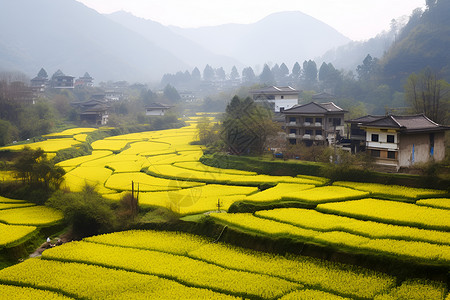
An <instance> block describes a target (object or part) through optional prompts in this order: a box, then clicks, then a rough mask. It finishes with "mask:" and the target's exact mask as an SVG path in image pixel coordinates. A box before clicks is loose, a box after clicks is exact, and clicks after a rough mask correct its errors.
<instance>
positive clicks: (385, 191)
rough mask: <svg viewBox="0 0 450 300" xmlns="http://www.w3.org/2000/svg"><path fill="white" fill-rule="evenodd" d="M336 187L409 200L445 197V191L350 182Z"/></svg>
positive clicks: (340, 183)
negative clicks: (437, 196)
mask: <svg viewBox="0 0 450 300" xmlns="http://www.w3.org/2000/svg"><path fill="white" fill-rule="evenodd" d="M333 185H336V186H345V187H350V188H354V189H357V190H361V191H366V192H369V193H370V194H371V195H372V196H387V197H392V196H393V197H401V198H407V199H419V198H422V197H427V198H428V197H431V196H436V195H445V194H446V192H445V191H439V190H431V189H419V188H411V187H406V186H400V185H384V184H378V183H367V182H350V181H336V182H334V183H333Z"/></svg>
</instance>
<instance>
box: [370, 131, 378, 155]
mask: <svg viewBox="0 0 450 300" xmlns="http://www.w3.org/2000/svg"><path fill="white" fill-rule="evenodd" d="M378 140H379V136H378V134H375V133H372V139H371V141H372V142H378ZM372 151H373V150H372Z"/></svg>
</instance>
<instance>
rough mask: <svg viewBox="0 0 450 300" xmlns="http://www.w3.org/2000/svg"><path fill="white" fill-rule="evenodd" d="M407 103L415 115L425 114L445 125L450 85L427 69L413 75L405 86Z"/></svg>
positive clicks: (449, 98) (449, 102) (449, 104)
mask: <svg viewBox="0 0 450 300" xmlns="http://www.w3.org/2000/svg"><path fill="white" fill-rule="evenodd" d="M405 97H406V101H407V102H409V103H410V105H411V109H412V111H413V112H414V113H424V114H425V115H426V116H427V117H429V118H430V119H432V120H433V121H435V122H437V123H441V124H442V123H445V122H446V118H447V112H448V108H449V106H450V84H449V83H447V82H446V81H445V80H442V79H439V76H438V74H437V73H436V72H434V71H433V70H431V68H426V69H424V70H423V71H421V72H420V73H419V74H415V73H413V74H411V75H410V76H409V77H408V80H407V83H406V85H405Z"/></svg>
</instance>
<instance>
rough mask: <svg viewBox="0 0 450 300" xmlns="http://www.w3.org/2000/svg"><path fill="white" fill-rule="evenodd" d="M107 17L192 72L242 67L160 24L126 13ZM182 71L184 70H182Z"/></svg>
mask: <svg viewBox="0 0 450 300" xmlns="http://www.w3.org/2000/svg"><path fill="white" fill-rule="evenodd" d="M106 16H107V17H109V18H110V19H111V20H113V21H115V22H117V23H119V24H121V25H123V26H124V27H126V28H128V29H130V30H133V31H134V32H136V33H139V34H140V35H142V36H143V37H145V38H146V39H147V40H149V41H151V42H154V43H155V44H156V45H158V46H159V47H161V48H163V49H165V50H167V51H169V52H170V53H172V54H173V55H175V56H176V57H178V58H180V59H181V60H183V61H184V62H186V63H187V64H188V65H189V66H190V67H191V69H190V70H189V71H192V68H194V67H199V68H203V67H204V66H205V65H206V64H210V65H213V66H222V67H224V68H226V69H231V68H232V67H233V66H242V63H241V62H239V61H238V60H236V59H233V58H231V57H227V56H225V55H218V54H215V53H213V52H212V51H210V50H208V49H206V48H204V47H203V46H201V45H199V44H197V43H196V42H194V41H192V40H190V39H188V38H186V37H184V36H182V35H179V34H177V33H175V32H173V31H172V30H171V29H169V28H168V27H166V26H164V25H162V24H160V23H158V22H155V21H152V20H146V19H142V18H138V17H135V16H134V15H132V14H131V13H127V12H124V11H119V12H115V13H112V14H109V15H106ZM180 71H183V70H181V69H180Z"/></svg>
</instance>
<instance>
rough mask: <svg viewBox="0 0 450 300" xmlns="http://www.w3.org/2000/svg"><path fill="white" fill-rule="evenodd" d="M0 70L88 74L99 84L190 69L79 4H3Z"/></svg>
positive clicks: (45, 0) (22, 0)
mask: <svg viewBox="0 0 450 300" xmlns="http://www.w3.org/2000/svg"><path fill="white" fill-rule="evenodd" d="M0 6H1V10H0V27H1V28H2V30H1V31H0V68H1V69H3V70H18V71H22V72H25V73H26V74H27V75H29V76H30V77H31V76H35V75H36V73H37V72H38V71H39V69H40V68H41V67H44V68H45V69H46V70H47V71H48V72H49V73H50V75H51V74H52V73H53V72H54V71H56V70H57V69H61V70H63V72H64V73H65V74H67V75H72V76H76V77H78V76H81V75H83V74H84V73H85V72H89V73H90V74H91V75H92V76H93V77H94V78H95V79H96V81H97V82H98V81H100V80H108V79H111V80H120V79H126V80H142V81H149V80H152V79H153V80H159V79H160V78H161V77H160V76H161V75H162V74H164V73H165V72H175V71H178V70H180V69H185V68H186V67H187V66H188V65H187V64H186V63H184V62H183V61H182V60H181V59H179V58H177V57H175V56H174V55H173V54H172V53H170V52H168V51H167V50H164V49H162V48H160V47H158V46H157V45H155V44H154V43H152V42H150V41H148V40H147V39H145V38H143V37H142V36H140V35H139V34H137V33H135V32H133V31H131V30H129V29H126V28H124V27H123V26H121V25H119V24H117V23H116V22H113V21H111V20H110V19H108V18H107V17H105V16H103V15H101V14H99V13H97V12H96V11H95V10H92V9H90V8H88V7H86V6H84V5H83V4H81V3H79V2H76V1H74V0H58V1H54V0H33V1H29V0H14V1H9V0H0Z"/></svg>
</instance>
